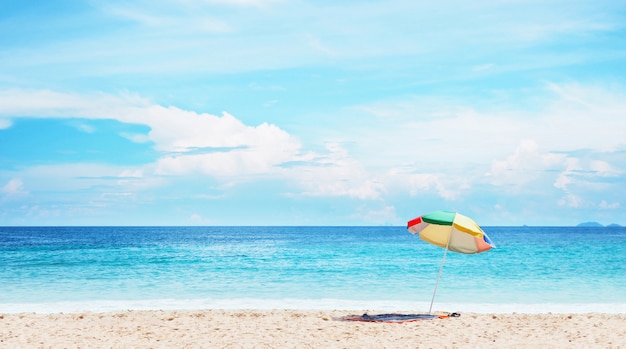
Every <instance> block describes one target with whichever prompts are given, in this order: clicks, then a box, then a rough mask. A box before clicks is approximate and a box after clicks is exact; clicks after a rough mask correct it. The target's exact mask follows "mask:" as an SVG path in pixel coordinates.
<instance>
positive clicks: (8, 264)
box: [0, 227, 626, 312]
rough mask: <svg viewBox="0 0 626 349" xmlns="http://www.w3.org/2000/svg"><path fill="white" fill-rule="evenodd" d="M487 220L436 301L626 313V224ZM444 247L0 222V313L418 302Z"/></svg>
mask: <svg viewBox="0 0 626 349" xmlns="http://www.w3.org/2000/svg"><path fill="white" fill-rule="evenodd" d="M484 230H485V231H486V232H487V234H489V236H490V237H491V239H492V240H493V241H494V243H495V244H496V245H497V248H496V249H493V250H491V251H488V252H486V253H482V254H478V255H463V254H457V253H452V252H450V253H448V254H447V257H446V262H445V265H444V268H443V274H442V276H441V281H440V284H439V288H438V291H437V297H436V300H435V306H434V308H433V309H434V310H450V311H453V310H454V311H478V312H509V311H518V312H537V311H555V312H583V311H604V312H626V263H625V262H626V228H621V227H606V228H595V227H593V228H592V227H484ZM443 251H444V250H443V249H441V248H439V247H435V246H432V245H430V244H428V243H426V242H424V241H422V240H420V239H419V238H418V237H417V236H414V235H411V234H410V233H408V232H407V230H406V229H405V227H2V228H0V265H1V266H2V268H1V269H0V312H21V311H38V312H49V311H79V310H94V311H100V310H121V309H129V308H132V309H166V308H168V309H194V308H205V307H210V308H238V309H242V308H257V309H263V308H300V309H335V308H338V309H384V310H395V309H407V310H427V309H428V305H429V304H430V300H431V297H432V292H433V288H434V286H435V280H436V277H437V273H438V271H439V264H440V262H441V259H442V257H443Z"/></svg>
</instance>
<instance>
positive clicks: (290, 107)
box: [0, 0, 626, 225]
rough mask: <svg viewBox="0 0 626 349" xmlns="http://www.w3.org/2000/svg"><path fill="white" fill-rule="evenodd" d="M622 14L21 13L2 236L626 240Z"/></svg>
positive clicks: (22, 7) (84, 8)
mask: <svg viewBox="0 0 626 349" xmlns="http://www.w3.org/2000/svg"><path fill="white" fill-rule="evenodd" d="M625 171H626V4H625V3H623V2H619V1H601V0H600V1H523V0H519V1H497V2H496V1H480V0H479V1H467V2H465V1H446V0H444V1H406V0H405V1H395V0H390V1H375V0H369V1H367V0H364V1H342V2H336V1H299V0H296V1H281V0H151V1H142V0H136V1H132V0H131V1H115V0H114V1H89V0H84V1H63V0H61V1H54V2H52V1H1V2H0V225H381V224H391V225H404V224H406V222H407V221H408V220H410V219H411V218H413V217H415V216H418V215H420V214H422V213H427V212H430V211H434V210H438V209H447V210H452V211H459V212H462V213H463V214H465V215H468V216H471V217H473V218H475V219H476V220H477V222H478V223H479V224H481V225H522V224H528V225H575V224H578V223H580V222H586V221H597V222H600V223H601V224H610V223H618V224H622V225H626V214H625V213H626V199H625V198H626V178H625V176H624V172H625Z"/></svg>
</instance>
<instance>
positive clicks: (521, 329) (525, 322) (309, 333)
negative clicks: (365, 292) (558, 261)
mask: <svg viewBox="0 0 626 349" xmlns="http://www.w3.org/2000/svg"><path fill="white" fill-rule="evenodd" d="M364 312H367V313H369V314H375V313H385V312H388V311H372V310H362V311H357V310H299V309H274V310H228V309H201V310H125V311H114V312H89V311H86V312H74V313H50V314H42V313H36V312H35V313H32V312H29V313H8V314H7V313H0V347H7V348H47V347H51V348H56V347H92V348H93V347H113V348H122V347H134V348H168V347H190V348H220V347H231V348H240V347H241V348H247V347H258V348H276V347H304V348H307V347H311V348H321V347H325V348H357V347H358V348H397V347H413V348H415V347H419V348H423V347H434V348H438V347H448V348H538V347H550V348H572V347H574V348H626V314H624V313H613V314H607V313H597V312H590V313H572V314H565V313H559V314H554V313H534V314H522V313H505V314H502V313H499V314H495V313H471V312H470V313H461V316H460V317H454V318H445V319H433V320H421V321H415V322H405V323H399V324H398V323H371V322H354V321H342V320H340V319H341V318H343V317H346V316H349V315H361V314H362V313H364Z"/></svg>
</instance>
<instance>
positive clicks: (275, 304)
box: [0, 298, 626, 314]
mask: <svg viewBox="0 0 626 349" xmlns="http://www.w3.org/2000/svg"><path fill="white" fill-rule="evenodd" d="M429 306H430V304H429V303H427V302H405V301H385V300H374V301H372V300H346V299H254V298H241V299H211V298H206V299H189V300H177V299H155V300H126V301H105V300H99V301H81V302H50V303H5V304H0V313H30V312H32V313H40V314H49V313H60V312H65V313H78V312H86V311H89V312H115V311H125V310H201V309H225V310H271V309H300V310H352V311H389V312H427V311H428V308H429ZM433 311H434V312H461V313H463V312H471V313H495V314H505V313H525V314H537V313H592V312H596V313H609V314H617V313H626V303H617V304H609V303H577V304H566V303H535V304H521V303H518V304H461V303H435V305H434V306H433Z"/></svg>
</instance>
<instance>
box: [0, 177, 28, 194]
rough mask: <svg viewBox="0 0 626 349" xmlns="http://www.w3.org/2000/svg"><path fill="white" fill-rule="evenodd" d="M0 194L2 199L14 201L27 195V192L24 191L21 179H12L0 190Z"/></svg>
mask: <svg viewBox="0 0 626 349" xmlns="http://www.w3.org/2000/svg"><path fill="white" fill-rule="evenodd" d="M0 194H2V197H3V198H4V199H15V198H19V197H23V196H26V195H28V191H26V190H25V189H24V183H23V182H22V180H21V179H19V178H13V179H11V180H9V181H8V182H7V183H6V184H5V185H4V186H3V187H2V188H0Z"/></svg>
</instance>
